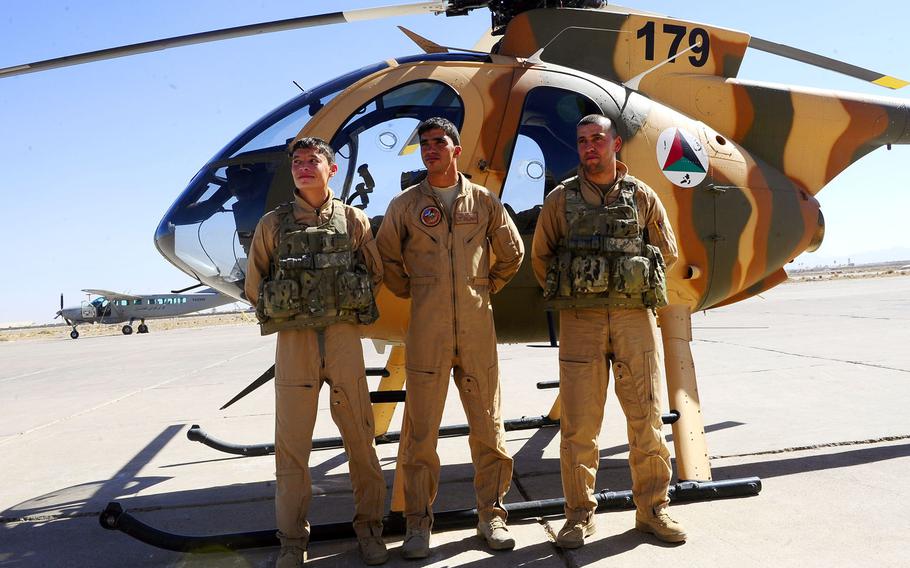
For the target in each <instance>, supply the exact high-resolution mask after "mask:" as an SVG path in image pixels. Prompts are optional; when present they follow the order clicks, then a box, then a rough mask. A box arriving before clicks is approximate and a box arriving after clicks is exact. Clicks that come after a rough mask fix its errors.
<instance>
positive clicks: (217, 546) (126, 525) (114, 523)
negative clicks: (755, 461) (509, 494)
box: [98, 477, 761, 553]
mask: <svg viewBox="0 0 910 568" xmlns="http://www.w3.org/2000/svg"><path fill="white" fill-rule="evenodd" d="M760 491H761V480H760V479H759V478H757V477H744V478H739V479H725V480H723V481H681V482H679V483H676V484H675V485H671V486H670V491H669V496H670V502H671V503H685V502H694V501H709V500H715V499H729V498H733V497H749V496H754V495H758V493H759V492H760ZM594 498H595V499H596V500H597V509H596V510H597V511H598V512H604V511H621V510H628V509H633V508H635V504H634V503H633V502H632V491H630V490H625V491H606V490H602V491H598V492H597V493H595V494H594ZM565 504H566V503H565V499H562V498H556V499H542V500H537V501H522V502H518V503H506V504H505V505H504V506H503V507H504V508H505V510H506V511H507V512H508V514H509V520H510V521H515V520H522V519H530V518H540V517H550V516H557V515H562V514H564V512H565ZM98 521H99V523H100V524H101V526H102V527H104V528H105V529H108V530H117V531H120V532H123V533H125V534H127V535H129V536H131V537H133V538H135V539H137V540H139V541H142V542H144V543H146V544H149V545H151V546H155V547H158V548H164V549H167V550H175V551H178V552H191V553H206V552H223V551H224V550H225V549H228V550H239V549H246V548H261V547H266V546H278V545H279V544H280V543H279V542H278V537H277V536H276V532H277V531H276V530H275V529H268V530H261V531H251V532H245V533H229V534H215V535H207V536H190V535H181V534H174V533H169V532H165V531H162V530H160V529H156V528H154V527H152V526H149V525H147V524H145V523H143V522H142V521H140V520H139V519H137V518H136V517H134V516H132V515H131V514H129V513H128V512H126V511H124V510H123V507H122V506H121V505H120V503H118V502H116V501H112V502H110V503H108V505H107V507H105V509H104V511H102V512H101V515H99V517H98ZM475 524H477V509H456V510H452V511H440V512H438V513H435V514H434V515H433V528H434V529H436V530H446V529H455V528H464V527H471V526H474V525H475ZM404 529H405V523H404V517H403V516H402V515H401V513H391V514H389V515H387V516H386V517H385V519H383V535H384V536H389V535H400V534H403V533H404ZM354 536H356V535H355V534H354V528H353V525H351V523H350V522H341V523H327V524H323V525H312V526H311V527H310V542H317V541H325V540H332V539H340V538H353V537H354Z"/></svg>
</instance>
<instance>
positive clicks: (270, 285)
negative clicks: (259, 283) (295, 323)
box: [259, 280, 300, 318]
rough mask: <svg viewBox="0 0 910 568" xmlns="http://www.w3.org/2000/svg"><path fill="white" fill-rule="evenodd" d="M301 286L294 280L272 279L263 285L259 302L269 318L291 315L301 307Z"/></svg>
mask: <svg viewBox="0 0 910 568" xmlns="http://www.w3.org/2000/svg"><path fill="white" fill-rule="evenodd" d="M299 295H300V286H299V285H298V284H297V282H295V281H294V280H272V281H270V282H265V283H264V285H263V287H262V294H261V298H260V299H259V300H260V301H259V303H260V304H261V305H262V313H263V314H264V315H265V316H266V317H269V318H287V317H291V316H293V315H294V314H296V313H297V312H298V310H299V309H300V299H299Z"/></svg>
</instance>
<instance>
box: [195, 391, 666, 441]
mask: <svg viewBox="0 0 910 568" xmlns="http://www.w3.org/2000/svg"><path fill="white" fill-rule="evenodd" d="M398 393H401V398H400V401H403V400H404V393H405V391H378V392H371V393H370V400H372V401H373V402H398V401H399V399H398V398H397V397H398V396H399V395H398ZM374 395H390V396H388V399H389V400H385V399H384V398H385V397H376V398H374ZM377 398H382V400H377ZM677 420H679V411H677V410H671V411H670V412H668V413H667V414H664V415H662V416H661V421H662V422H663V423H664V424H673V423H674V422H676V421H677ZM503 425H504V426H505V430H506V432H514V431H516V430H531V429H534V428H548V427H552V426H559V420H558V419H556V420H554V419H552V418H550V417H548V416H534V417H524V418H516V419H512V420H506V421H504V422H503ZM469 433H470V428H469V427H468V425H467V424H456V425H452V426H442V427H441V428H440V429H439V437H440V438H454V437H456V436H467V435H468V434H469ZM186 437H187V438H188V439H189V440H190V441H193V442H199V443H201V444H205V445H206V446H208V447H210V448H213V449H215V450H218V451H220V452H225V453H227V454H233V455H236V456H248V457H253V456H267V455H270V454H274V453H275V444H274V443H268V442H267V443H264V444H248V445H242V444H232V443H230V442H225V441H223V440H219V439H218V438H215V437H212V436H210V435H209V434H208V433H206V431H205V430H203V429H202V427H201V426H199V425H198V424H193V425H192V426H191V427H190V429H189V430H187V432H186ZM400 439H401V432H386V433H385V434H380V435H379V436H376V438H375V440H376V445H377V446H379V445H382V444H394V443H397V442H398V441H399V440H400ZM342 447H344V442H342V440H341V437H340V436H336V437H332V438H316V439H314V440H313V450H327V449H334V448H342Z"/></svg>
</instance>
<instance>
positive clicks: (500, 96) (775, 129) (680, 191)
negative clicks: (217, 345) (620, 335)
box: [270, 7, 910, 341]
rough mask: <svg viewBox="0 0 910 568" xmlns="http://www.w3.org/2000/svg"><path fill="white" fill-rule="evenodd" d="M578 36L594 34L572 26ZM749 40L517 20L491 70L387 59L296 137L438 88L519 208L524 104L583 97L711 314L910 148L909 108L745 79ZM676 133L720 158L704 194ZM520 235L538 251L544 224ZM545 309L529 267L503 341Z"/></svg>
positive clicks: (637, 20)
mask: <svg viewBox="0 0 910 568" xmlns="http://www.w3.org/2000/svg"><path fill="white" fill-rule="evenodd" d="M573 26H574V27H575V28H584V29H571V30H567V28H570V27H573ZM665 26H668V27H666V28H665ZM665 29H669V30H670V32H665V31H664V30H665ZM680 29H683V30H685V33H684V34H678V33H677V32H678V30H680ZM642 30H644V31H642ZM648 30H651V31H650V32H648ZM674 30H675V31H674ZM696 30H703V31H696ZM649 35H650V36H651V37H652V39H651V40H650V41H652V46H651V51H652V53H651V54H650V55H651V57H652V58H651V59H648V58H647V56H648V55H649V54H648V49H649V48H648V45H647V44H648V41H649ZM677 37H679V38H680V39H679V45H678V46H676V47H677V51H676V53H677V55H676V57H675V61H674V62H673V63H667V64H665V65H663V66H660V67H657V68H656V69H654V70H653V71H651V72H650V73H647V74H645V75H644V76H643V77H637V76H639V75H640V74H642V73H643V72H646V71H648V70H649V69H652V68H654V67H655V66H657V65H658V64H660V63H661V62H663V61H664V60H665V59H667V56H668V54H669V53H671V48H672V47H673V43H674V41H676V39H677ZM690 42H691V43H690ZM748 42H749V36H748V35H747V34H745V33H742V32H737V31H733V30H727V29H722V28H717V27H713V26H708V25H704V24H699V23H693V22H687V21H684V20H677V19H671V18H665V17H658V16H651V15H647V14H641V13H631V12H629V11H628V10H625V9H622V8H618V7H613V8H610V9H607V10H604V11H589V10H569V9H561V10H553V9H551V10H534V11H529V12H526V13H523V14H521V15H520V16H518V17H516V18H515V19H513V21H512V22H511V23H510V25H509V27H508V29H507V32H506V34H505V36H504V38H503V40H502V42H501V44H500V45H499V47H498V52H497V53H496V54H494V55H492V56H491V62H488V63H479V62H416V63H408V64H401V65H399V64H398V63H396V62H395V61H390V62H389V67H387V68H385V69H382V70H380V71H378V72H376V73H374V74H372V75H370V76H368V77H365V78H364V79H362V80H360V81H359V82H357V83H355V84H354V85H352V86H351V87H349V88H348V89H346V90H345V91H343V92H342V93H340V94H339V95H338V96H337V97H335V98H334V99H332V100H331V101H330V102H329V103H328V104H326V106H325V107H324V108H323V109H322V110H321V111H320V112H319V113H318V114H317V115H316V116H315V117H313V119H312V120H311V121H310V122H309V123H308V124H307V125H306V127H305V128H304V129H303V131H301V133H300V135H299V136H320V137H322V138H325V139H327V140H328V139H331V138H332V136H333V135H334V134H335V132H336V131H337V130H338V128H339V127H340V126H341V125H342V124H343V123H344V122H345V121H346V120H347V118H348V117H350V116H351V115H352V114H353V113H354V112H355V111H356V110H357V109H359V108H360V107H361V106H363V105H364V104H365V103H366V102H368V101H369V100H371V99H373V98H374V97H376V96H377V95H379V94H380V93H382V92H385V91H388V90H391V89H393V88H395V87H397V86H399V85H401V84H403V83H407V82H410V81H415V80H420V79H433V80H438V81H441V82H444V83H446V84H447V85H450V86H451V87H452V88H454V89H455V90H456V92H457V93H458V95H459V96H460V97H461V99H462V102H463V104H464V113H465V115H464V123H463V125H462V128H461V136H462V146H463V148H464V153H463V154H462V156H461V158H460V160H459V165H460V166H461V167H462V168H463V171H464V172H465V173H466V174H468V175H469V176H470V177H471V180H472V181H473V182H475V183H478V184H481V185H483V186H485V187H487V188H489V189H490V190H491V191H493V192H494V193H497V194H500V197H501V199H502V200H503V202H506V203H508V202H509V198H510V196H509V195H502V188H503V185H504V182H505V177H506V173H507V172H508V169H509V162H510V158H511V153H512V149H513V145H514V142H515V137H516V133H517V131H518V127H519V121H520V119H521V116H522V109H523V104H524V101H525V97H526V95H527V94H528V92H529V91H531V90H532V89H534V88H535V87H539V86H551V87H559V88H563V89H566V90H569V91H577V92H581V93H583V94H584V95H585V96H587V97H589V98H590V99H591V100H593V101H594V102H595V103H597V104H598V105H599V106H600V107H601V108H602V109H603V112H604V114H606V115H607V116H610V117H611V118H613V119H614V121H616V122H617V123H618V126H619V130H620V134H621V135H622V137H623V139H624V146H623V149H622V151H621V153H620V159H621V160H622V161H623V162H625V163H626V164H628V166H629V171H630V173H632V174H633V175H635V176H636V177H637V178H639V179H641V180H643V181H644V182H645V183H647V184H648V185H649V186H650V187H652V188H653V189H654V191H655V192H656V193H657V195H658V196H659V198H660V200H661V201H662V203H663V204H664V206H665V208H666V210H667V214H668V217H669V220H670V223H671V225H672V226H673V227H674V229H675V231H676V236H677V240H678V242H679V245H680V251H679V262H677V263H676V264H675V266H673V267H672V268H671V269H669V270H668V273H667V278H668V296H669V301H670V303H671V304H673V305H685V306H687V307H688V308H689V310H692V311H694V310H702V309H708V308H711V307H715V306H720V305H724V304H726V303H730V302H734V301H739V300H742V299H745V298H748V297H751V296H753V295H755V294H758V293H760V292H762V291H763V290H766V289H768V288H770V287H772V286H775V285H777V284H779V283H780V282H782V281H783V280H784V279H786V274H785V273H784V271H783V268H782V267H783V266H784V265H785V264H786V263H788V262H789V261H791V260H792V259H794V258H795V257H796V256H797V255H799V254H800V253H802V252H804V251H806V250H814V248H817V247H818V245H819V244H820V241H821V237H822V235H823V232H824V222H823V218H822V216H821V212H820V210H819V203H818V201H817V200H816V199H815V198H814V195H815V194H816V193H817V192H818V191H819V190H820V189H822V187H824V185H825V184H826V183H827V182H829V181H830V180H831V179H832V178H833V177H834V176H836V175H837V174H838V173H839V172H840V171H842V170H843V169H844V168H846V167H847V166H849V165H850V164H851V163H853V162H855V161H856V160H858V159H859V158H860V157H862V156H863V155H865V154H866V153H868V152H870V151H872V150H874V149H875V148H878V147H880V146H884V145H886V144H906V143H910V111H908V105H907V102H906V101H902V100H900V99H894V98H885V97H870V96H860V95H853V94H849V93H840V92H825V91H820V90H812V89H799V88H795V87H786V86H777V85H767V84H760V83H755V82H748V81H742V80H737V79H736V78H735V76H736V74H737V72H738V70H739V67H740V63H741V61H742V58H743V55H744V54H745V52H746V49H747V46H748ZM705 43H707V45H708V48H707V49H703V46H704V45H705ZM592 45H594V46H596V49H591V46H592ZM692 45H694V46H695V47H694V48H692V49H689V48H690V47H691V46H692ZM542 47H544V49H543V50H542V51H541V48H542ZM686 49H689V51H685V52H683V50H686ZM538 52H539V53H538ZM636 78H637V80H636ZM623 82H627V83H629V85H630V86H637V90H636V89H631V88H627V87H624V86H622V84H621V83H623ZM670 128H678V129H680V130H682V131H685V132H687V133H689V134H690V135H691V136H693V137H694V138H695V139H697V141H698V144H699V145H700V146H701V147H702V148H703V149H704V151H705V153H706V154H707V156H708V161H709V167H708V168H707V171H706V177H705V178H704V179H703V180H701V181H700V182H699V183H698V184H697V185H695V186H694V187H679V186H676V185H674V184H673V183H671V182H670V180H669V179H668V178H667V177H666V176H665V175H664V172H663V171H662V170H661V166H660V164H659V163H658V161H657V158H656V148H657V143H658V138H659V137H660V135H661V133H662V132H664V131H666V130H667V129H670ZM557 181H559V180H557ZM273 192H274V188H273ZM270 199H276V198H273V197H272V196H271V195H270ZM371 214H373V215H375V214H376V213H374V212H371ZM520 228H521V230H522V233H523V237H524V239H525V246H526V247H527V246H528V245H529V240H530V235H531V233H532V232H533V225H532V226H531V227H530V229H527V228H522V227H520ZM378 303H379V309H380V313H381V314H382V316H381V318H380V320H379V321H378V322H377V323H375V324H373V325H372V326H369V327H368V328H366V330H365V334H366V335H367V336H369V337H374V338H381V339H388V340H393V341H400V340H401V339H402V338H403V337H404V334H405V327H406V322H407V319H408V304H407V302H406V301H404V300H400V299H397V298H394V297H393V296H392V295H391V294H389V293H388V291H385V290H383V291H380V293H379V297H378ZM543 308H544V306H543V301H542V297H541V290H540V288H539V286H538V285H537V283H536V281H535V279H534V278H533V275H532V274H531V271H530V266H529V263H525V265H524V266H523V267H522V269H521V271H520V272H519V274H518V275H517V276H516V277H515V279H514V280H513V281H512V282H511V283H510V285H509V286H508V287H507V288H506V289H505V290H503V292H502V293H500V294H498V295H497V297H496V298H495V299H494V311H495V314H496V327H497V332H498V336H499V340H500V341H527V340H540V339H543V338H545V337H546V321H545V318H544V317H543Z"/></svg>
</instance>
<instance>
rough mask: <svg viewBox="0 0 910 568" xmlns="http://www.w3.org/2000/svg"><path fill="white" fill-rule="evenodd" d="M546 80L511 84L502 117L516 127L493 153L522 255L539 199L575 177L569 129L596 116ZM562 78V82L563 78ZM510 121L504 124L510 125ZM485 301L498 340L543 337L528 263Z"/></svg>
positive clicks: (590, 104)
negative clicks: (501, 168) (489, 306)
mask: <svg viewBox="0 0 910 568" xmlns="http://www.w3.org/2000/svg"><path fill="white" fill-rule="evenodd" d="M546 79H547V78H546V76H538V77H533V76H529V74H526V75H524V76H523V77H522V78H520V79H519V82H518V84H516V85H515V86H513V89H512V100H510V101H509V106H510V110H512V111H513V112H512V113H510V112H509V110H507V111H506V113H507V115H508V114H512V117H514V116H515V114H518V116H517V117H516V118H517V125H516V127H513V128H516V129H515V130H512V131H509V132H505V131H504V132H503V133H502V135H501V136H500V140H499V144H500V148H497V149H496V155H498V156H502V157H503V163H504V164H505V167H504V169H505V171H506V176H505V180H504V181H503V185H502V192H501V194H500V199H501V200H502V202H503V204H504V205H505V207H506V209H507V210H508V211H509V214H510V215H511V216H512V220H513V221H515V225H516V227H517V228H518V231H519V233H521V237H522V241H523V242H524V245H525V251H526V252H527V253H530V250H531V239H532V237H533V235H534V228H535V227H536V226H537V217H538V216H539V215H540V209H541V207H542V206H543V200H544V197H545V196H546V195H547V194H548V193H549V192H550V191H551V190H552V189H553V188H554V187H556V186H557V185H558V184H559V183H560V182H561V181H562V180H564V179H566V178H568V177H571V176H573V175H575V170H576V169H577V167H578V151H577V150H576V142H575V140H576V134H575V125H576V124H578V121H579V120H581V118H582V117H584V116H586V115H588V114H592V113H600V112H602V110H601V107H600V106H599V105H598V104H597V103H595V102H594V100H592V98H590V97H588V96H586V95H584V94H581V93H578V92H576V91H574V90H571V89H568V88H559V87H553V86H548V85H545V84H541V83H544V82H546ZM563 79H564V81H563V82H565V80H566V79H567V78H565V77H563ZM526 85H527V86H526ZM572 86H573V87H575V86H576V85H575V84H572ZM579 86H580V85H579ZM517 109H520V112H516V111H517ZM516 118H511V120H510V118H507V119H506V121H504V122H505V123H506V124H509V123H511V124H516V122H515V120H516ZM491 189H493V188H491ZM494 191H495V190H494ZM491 301H492V303H493V313H494V314H495V315H496V328H497V331H498V332H499V333H501V335H502V336H508V337H511V338H513V339H519V340H527V341H539V340H540V339H541V338H542V337H546V329H547V328H546V325H547V318H546V316H545V306H544V304H543V297H542V295H541V291H540V286H539V285H538V283H537V280H536V279H535V278H534V274H533V271H532V270H531V262H530V261H529V260H527V259H526V260H525V262H523V263H522V266H521V268H520V269H519V272H518V274H517V275H516V276H515V278H513V279H512V281H511V282H510V283H509V285H508V286H506V288H505V289H504V290H503V291H502V292H500V293H499V294H496V295H495V296H493V297H492V298H491Z"/></svg>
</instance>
